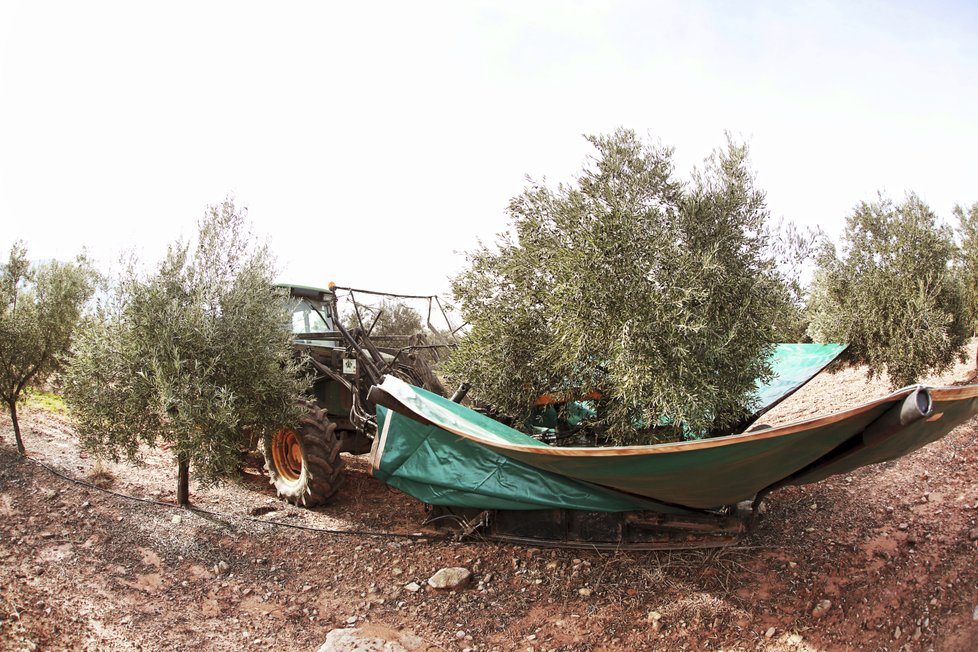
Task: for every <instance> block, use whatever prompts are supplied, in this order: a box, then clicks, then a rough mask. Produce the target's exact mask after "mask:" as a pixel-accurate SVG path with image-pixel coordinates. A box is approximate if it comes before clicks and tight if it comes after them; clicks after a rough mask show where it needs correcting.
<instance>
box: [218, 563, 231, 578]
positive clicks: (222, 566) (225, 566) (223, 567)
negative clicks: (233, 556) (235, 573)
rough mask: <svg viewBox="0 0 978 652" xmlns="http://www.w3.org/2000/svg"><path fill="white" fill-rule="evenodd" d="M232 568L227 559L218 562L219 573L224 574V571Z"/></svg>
mask: <svg viewBox="0 0 978 652" xmlns="http://www.w3.org/2000/svg"><path fill="white" fill-rule="evenodd" d="M230 569H231V567H230V566H228V563H227V562H226V561H224V560H223V559H222V560H221V561H219V562H217V574H218V575H223V574H224V573H226V572H228V571H229V570H230Z"/></svg>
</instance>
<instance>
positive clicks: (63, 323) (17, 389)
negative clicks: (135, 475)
mask: <svg viewBox="0 0 978 652" xmlns="http://www.w3.org/2000/svg"><path fill="white" fill-rule="evenodd" d="M97 278H98V276H97V274H96V273H95V271H94V270H93V269H92V267H91V264H90V263H89V261H88V260H87V259H86V258H85V257H84V256H79V257H77V258H76V259H75V261H74V262H70V263H62V262H58V261H51V262H47V263H43V264H39V265H31V264H30V262H29V261H28V259H27V249H26V247H25V246H24V245H23V244H21V243H15V244H14V245H13V246H12V247H11V249H10V255H9V256H8V259H7V262H6V263H4V264H0V398H2V399H3V401H4V403H6V405H7V410H8V411H9V413H10V418H11V421H12V422H13V426H14V436H15V438H16V440H17V448H18V450H19V451H20V453H21V454H23V453H24V444H23V441H22V440H21V436H20V426H19V424H18V422H17V402H18V401H19V400H20V399H21V398H22V397H23V393H24V390H26V389H27V388H29V387H34V386H37V385H40V384H42V383H44V382H45V381H46V380H47V379H48V378H49V377H50V376H51V374H53V373H54V372H55V371H57V370H59V369H60V368H61V367H62V365H63V364H64V362H65V360H66V358H67V356H68V353H69V350H70V348H71V342H72V338H73V336H74V334H75V331H76V329H77V326H78V324H79V322H80V320H81V318H82V310H83V309H84V306H85V304H86V302H87V301H88V299H89V298H90V297H91V296H92V293H93V292H94V291H95V284H96V282H97Z"/></svg>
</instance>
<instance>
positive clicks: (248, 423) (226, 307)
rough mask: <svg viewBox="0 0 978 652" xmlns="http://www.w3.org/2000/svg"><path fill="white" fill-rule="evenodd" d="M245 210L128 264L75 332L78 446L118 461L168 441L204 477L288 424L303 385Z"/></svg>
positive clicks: (213, 210)
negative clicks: (141, 264) (140, 269)
mask: <svg viewBox="0 0 978 652" xmlns="http://www.w3.org/2000/svg"><path fill="white" fill-rule="evenodd" d="M272 277H273V264H272V260H271V257H270V254H269V252H268V250H267V248H266V247H264V246H262V247H255V246H253V245H252V242H251V238H250V236H249V234H248V232H247V230H246V226H245V215H244V211H239V210H237V209H235V207H234V204H233V202H232V201H231V200H230V199H229V200H226V201H225V202H224V203H222V204H221V205H218V206H211V207H209V208H208V210H207V212H206V214H205V216H204V218H203V219H202V220H201V222H200V230H199V234H198V238H197V242H196V246H195V247H191V246H189V245H188V244H187V243H184V242H178V243H176V244H174V245H171V246H170V248H169V251H168V253H167V255H166V258H165V259H164V260H163V262H162V263H160V265H159V267H158V268H157V269H156V271H155V273H153V274H150V275H148V276H144V275H140V274H139V273H137V272H136V271H135V269H134V266H133V265H130V266H129V268H128V270H127V271H126V272H125V273H124V274H123V275H122V278H121V279H120V281H119V282H118V283H117V284H116V286H115V288H114V291H113V293H112V295H111V297H110V299H109V300H108V301H107V302H106V303H105V304H104V305H103V306H102V307H101V309H100V310H99V315H98V317H99V318H98V319H97V320H95V321H93V323H92V325H91V326H90V328H88V329H87V330H86V331H85V332H84V333H83V334H82V335H81V337H80V338H79V340H78V343H77V347H76V348H77V355H76V357H75V360H74V363H73V364H72V366H71V369H70V372H69V373H68V375H67V379H66V386H65V398H66V400H67V402H68V405H69V408H70V409H71V411H72V413H73V414H74V416H75V418H76V419H77V422H78V432H79V434H80V436H81V441H82V444H83V446H84V447H85V448H86V449H88V450H90V451H93V452H95V453H96V454H97V455H100V456H104V457H108V458H110V459H113V460H118V459H120V458H122V457H125V458H128V459H134V458H136V457H137V453H138V450H139V446H140V444H146V445H148V446H155V445H157V444H159V443H165V444H167V445H169V446H171V447H172V450H173V452H174V454H175V456H176V458H177V461H178V464H179V465H180V468H181V474H180V476H181V480H180V481H179V482H178V498H179V500H180V502H181V504H186V502H187V500H188V496H187V482H186V477H187V468H188V465H190V464H192V465H193V466H194V468H195V469H196V473H197V475H198V477H199V478H200V479H201V480H202V481H204V482H214V481H217V480H218V479H220V478H221V477H223V476H225V475H226V474H228V473H229V472H231V471H233V470H234V469H235V468H236V467H237V465H238V464H239V461H240V452H241V450H242V449H243V448H244V447H245V446H246V444H247V442H248V441H249V440H250V436H249V433H250V435H258V436H261V435H264V434H266V433H271V432H273V431H274V430H276V429H278V428H280V427H283V426H286V425H291V424H294V423H296V422H297V420H298V418H299V416H300V414H301V411H300V408H299V402H298V401H299V398H300V397H301V395H302V393H303V391H304V390H305V389H306V387H307V386H308V381H307V378H306V376H305V375H304V374H303V373H302V370H301V369H300V368H299V367H298V362H297V361H296V359H295V358H294V357H293V355H292V346H291V332H290V324H289V315H288V310H287V301H288V298H287V295H286V294H285V293H284V292H283V291H280V290H279V289H276V288H275V287H273V285H272Z"/></svg>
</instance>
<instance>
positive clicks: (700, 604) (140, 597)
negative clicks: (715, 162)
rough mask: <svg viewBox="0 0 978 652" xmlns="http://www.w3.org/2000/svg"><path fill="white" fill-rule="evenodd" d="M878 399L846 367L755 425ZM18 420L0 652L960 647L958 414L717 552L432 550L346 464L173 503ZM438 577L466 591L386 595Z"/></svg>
mask: <svg viewBox="0 0 978 652" xmlns="http://www.w3.org/2000/svg"><path fill="white" fill-rule="evenodd" d="M974 348H975V344H974V343H972V347H971V350H970V353H969V361H973V360H974V359H975V357H974V355H975V351H974ZM974 372H975V369H974V365H973V364H962V365H959V366H958V367H956V368H955V369H952V370H951V371H949V372H948V373H947V374H945V375H944V376H942V377H940V378H935V379H929V381H928V382H929V383H931V384H952V383H956V382H957V383H959V382H964V381H967V380H969V379H971V378H973V376H974ZM887 393H888V389H887V386H886V383H885V381H884V380H877V381H867V380H866V378H865V374H864V370H862V369H859V368H846V369H842V370H841V371H839V372H838V373H835V374H822V375H821V376H820V377H818V378H816V379H815V380H814V381H813V382H812V383H810V384H809V385H808V386H807V387H805V388H804V389H803V390H801V391H800V392H798V393H797V394H795V395H794V396H793V397H791V399H789V400H788V401H786V402H785V403H784V404H782V405H781V406H779V407H778V408H777V409H776V410H775V411H773V412H772V413H770V414H769V415H767V416H766V418H765V420H766V421H768V422H770V423H784V422H788V421H793V420H797V419H800V418H808V417H811V416H814V415H817V414H826V413H829V412H833V411H836V410H841V409H844V408H847V407H851V406H853V405H857V404H859V403H861V402H865V401H867V400H871V399H874V398H877V397H879V396H882V395H885V394H887ZM22 429H23V431H24V438H25V441H26V444H27V447H28V454H29V455H30V457H31V459H30V460H22V459H20V458H18V456H17V454H16V450H15V448H14V447H13V433H12V430H11V428H10V424H9V421H0V439H2V441H0V649H5V650H28V649H50V650H62V649H90V650H170V649H173V650H186V649H195V648H196V649H204V650H211V649H214V650H240V649H254V650H263V649H273V648H274V649H281V648H288V649H307V650H315V649H317V648H318V647H319V646H320V645H321V644H322V643H323V641H324V640H325V639H326V636H327V634H328V633H329V632H330V631H331V630H333V629H336V628H341V627H365V628H366V629H367V630H368V631H370V632H374V633H379V634H380V635H382V636H385V637H387V638H395V637H398V636H400V637H401V640H402V642H403V641H409V642H410V644H409V647H410V649H415V650H426V651H427V650H451V651H457V652H461V651H462V650H465V649H468V650H470V651H476V650H478V651H486V652H488V651H491V650H500V651H501V650H523V651H532V652H541V651H549V650H560V651H571V650H574V651H577V650H581V651H583V650H593V651H599V650H640V649H651V650H720V649H722V650H849V649H860V650H950V651H958V650H978V548H976V541H974V538H975V537H976V536H978V530H975V528H976V526H978V470H976V458H978V448H976V439H978V420H975V421H972V422H969V423H967V424H965V425H963V426H961V427H959V428H957V429H956V430H955V431H953V432H952V433H951V434H950V435H948V436H947V437H945V438H944V439H943V440H941V441H939V442H936V443H934V444H932V445H930V446H928V447H926V448H924V449H922V450H920V451H917V452H916V453H914V454H912V455H910V456H907V457H905V458H902V459H900V460H897V461H894V462H889V463H886V464H883V465H878V466H875V467H871V468H864V469H860V470H858V471H856V472H853V473H851V474H848V475H845V476H836V477H833V478H831V479H829V480H827V481H824V482H821V483H819V484H815V485H811V486H805V487H791V488H787V489H783V490H781V491H778V492H776V493H774V494H773V495H771V496H770V497H769V498H768V500H767V511H766V514H764V515H763V517H762V519H761V520H760V522H759V524H758V526H757V528H756V529H755V531H754V532H753V533H752V534H751V535H750V536H749V537H748V538H746V539H745V540H743V541H742V542H741V543H740V544H739V545H737V546H735V547H731V548H723V549H715V550H707V551H703V550H700V551H671V552H641V553H639V552H617V553H609V552H597V551H581V550H552V549H536V548H526V547H520V546H513V545H501V544H496V543H490V542H478V541H469V542H461V543H460V542H456V541H452V540H450V539H445V538H443V535H442V534H440V533H438V532H437V531H436V530H432V529H429V528H427V527H425V526H423V523H424V520H425V509H424V506H423V505H421V504H420V503H418V502H417V501H415V500H414V499H412V498H410V497H408V496H406V495H403V494H401V493H399V492H397V491H394V490H392V489H389V488H387V487H386V486H385V485H382V484H380V483H379V482H377V481H376V480H374V479H373V478H371V477H370V475H369V473H368V468H367V465H366V462H365V460H361V459H357V458H349V459H348V463H349V471H348V478H349V480H348V481H349V490H348V491H346V492H345V493H344V494H343V496H342V497H341V498H340V499H339V500H338V501H337V502H336V503H334V504H332V505H330V506H328V507H323V508H319V509H316V510H304V509H298V508H295V507H292V506H289V505H286V504H284V503H282V502H280V501H278V500H277V499H276V498H275V496H274V492H273V490H272V489H271V487H270V486H269V485H268V483H267V480H266V479H265V477H264V475H263V474H262V472H261V471H260V467H261V463H260V461H259V460H258V459H251V460H250V463H249V464H248V466H247V467H246V468H245V469H244V470H243V472H242V474H241V476H240V478H238V479H236V480H235V481H232V482H229V483H227V484H224V485H221V486H219V487H210V488H207V487H199V486H196V485H193V484H192V487H191V489H192V494H191V495H192V500H193V503H194V505H195V507H197V508H199V509H200V510H206V511H188V510H184V509H180V508H177V507H175V506H174V505H173V504H172V503H173V501H174V489H175V484H176V482H175V475H176V472H175V466H174V464H173V461H172V457H171V456H170V455H169V454H168V453H166V452H165V451H156V450H153V451H146V453H145V455H144V460H143V463H142V464H141V465H139V466H134V465H130V464H105V465H104V466H103V468H102V469H101V471H102V473H100V474H99V473H96V472H95V471H98V470H99V469H98V468H97V465H96V463H95V461H94V460H92V459H90V458H89V457H87V456H86V455H85V454H84V453H83V452H80V451H79V449H78V446H77V442H76V439H75V437H74V434H73V431H72V427H71V423H70V421H69V420H68V419H67V418H65V417H63V416H59V415H57V414H54V413H52V412H49V411H46V410H44V409H40V408H35V409H29V408H28V409H26V410H24V413H23V415H22ZM41 464H43V465H44V466H42V465H41ZM90 480H99V481H103V482H109V483H110V485H109V492H107V491H104V490H101V489H99V488H96V487H94V486H91V485H90V484H82V483H80V482H79V481H81V482H83V483H88V482H90ZM302 528H310V529H302ZM333 531H343V532H344V533H336V532H333ZM410 535H416V536H410ZM446 566H465V567H467V568H469V569H471V570H472V571H473V574H474V581H473V583H472V585H471V586H470V587H469V588H467V589H465V590H461V591H458V592H452V593H447V594H443V593H437V592H434V591H432V590H425V589H424V588H422V589H421V590H418V591H411V590H410V589H409V588H406V587H407V586H408V585H410V583H412V582H414V583H416V584H417V585H420V586H421V587H424V586H425V583H426V580H427V578H428V577H430V576H431V575H432V574H433V573H434V572H435V571H437V570H438V569H440V568H443V567H446ZM410 588H413V587H410ZM405 645H408V643H405Z"/></svg>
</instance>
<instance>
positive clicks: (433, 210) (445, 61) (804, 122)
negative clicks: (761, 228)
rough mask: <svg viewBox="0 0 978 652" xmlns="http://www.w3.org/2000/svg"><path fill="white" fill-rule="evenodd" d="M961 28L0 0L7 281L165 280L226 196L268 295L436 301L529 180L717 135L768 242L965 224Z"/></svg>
mask: <svg viewBox="0 0 978 652" xmlns="http://www.w3.org/2000/svg"><path fill="white" fill-rule="evenodd" d="M976 34H978V5H976V4H974V3H968V2H959V3H954V2H930V3H904V2H812V3H806V2H792V3H782V2H736V3H731V2H577V1H571V0H564V1H559V2H532V1H528V0H525V1H521V2H462V1H453V2H422V1H417V2H358V3H352V2H344V3H340V2H325V1H322V0H320V1H318V2H276V3H272V2H243V1H229V2H216V1H215V2H208V1H205V0H199V1H194V2H181V1H170V2H165V3H162V2H158V3H136V2H103V1H100V0H89V1H88V2H83V3H79V2H53V1H52V2H47V1H43V0H35V1H29V2H16V1H11V0H0V255H2V256H3V257H5V254H6V252H7V251H8V250H9V248H10V245H11V244H12V243H13V242H14V241H16V240H23V241H24V242H25V243H26V245H27V247H28V251H29V255H30V257H31V258H34V259H50V258H58V259H70V258H72V257H74V255H75V254H77V253H78V252H79V251H81V249H82V248H83V247H84V248H85V249H86V251H87V252H88V254H89V255H90V256H91V257H93V258H94V259H95V260H96V262H97V263H98V265H99V266H100V267H101V268H102V269H103V270H105V271H112V270H113V269H117V268H118V261H119V260H120V258H121V257H122V256H123V255H126V254H127V253H134V254H135V255H136V256H137V257H138V258H139V259H140V260H142V261H143V262H144V263H147V264H154V263H155V262H156V261H158V260H159V259H160V258H161V257H162V256H163V255H164V254H165V252H166V246H167V244H168V243H171V242H173V241H175V240H177V239H178V238H181V237H182V238H190V237H192V236H193V234H194V233H195V232H196V225H197V222H198V220H199V219H200V218H201V217H202V215H203V214H204V211H205V209H206V207H207V206H208V205H212V204H217V203H220V202H221V201H223V200H224V198H225V197H228V196H232V197H234V199H235V202H236V204H237V205H239V206H244V207H247V209H248V216H249V219H250V223H251V225H252V229H253V231H254V233H255V235H256V237H257V238H258V239H259V240H260V241H262V242H267V243H268V244H269V246H270V247H271V249H272V250H273V252H274V253H275V256H276V260H277V264H278V267H279V270H280V273H279V276H280V279H281V280H284V281H289V282H294V283H299V284H304V285H320V286H321V285H325V284H326V283H328V282H329V281H335V282H336V283H338V284H339V285H343V286H353V287H363V288H370V289H376V290H384V291H391V292H402V293H419V294H428V293H442V292H445V291H447V289H448V280H447V279H448V277H449V276H450V275H452V274H454V273H457V272H458V271H459V270H460V269H462V268H463V266H464V264H465V258H464V252H465V251H471V250H472V249H474V248H475V247H476V246H477V244H478V242H479V240H480V239H481V240H483V241H486V242H491V241H493V240H494V239H495V235H496V234H497V233H499V232H501V231H503V230H505V229H506V228H507V225H508V218H507V215H506V206H507V203H508V201H509V199H510V198H511V197H513V196H515V195H517V194H519V193H520V192H521V191H522V190H523V188H525V187H526V185H527V176H529V177H532V178H533V179H544V178H545V179H547V180H548V181H549V182H551V183H557V182H568V181H572V180H573V179H574V176H575V174H576V173H577V172H578V171H580V170H581V168H582V167H583V165H584V164H585V161H586V158H587V156H588V155H589V154H590V153H591V151H592V150H591V148H590V146H589V145H588V143H587V142H586V141H585V139H584V138H583V136H584V135H586V134H601V133H610V132H612V131H614V130H615V129H616V128H618V127H626V128H630V129H634V130H635V131H636V132H638V133H639V134H641V135H642V136H644V137H646V138H648V139H650V140H652V141H659V142H661V143H663V144H665V145H669V146H672V147H674V148H675V149H676V154H675V161H676V164H677V171H678V172H679V173H681V175H683V176H687V175H688V173H689V171H690V170H691V169H692V168H693V166H695V165H698V164H701V163H702V161H703V159H704V158H706V157H707V156H708V155H709V154H710V152H711V150H713V149H714V148H716V147H719V146H721V145H722V144H723V143H724V138H725V137H724V132H725V131H729V132H730V133H731V134H732V135H733V136H734V137H735V138H738V139H742V140H745V141H746V142H748V143H749V145H750V151H751V162H752V166H753V168H754V170H755V171H756V175H757V183H758V185H759V187H761V188H763V189H764V190H765V191H766V192H767V198H768V207H769V209H770V211H771V213H772V215H773V216H775V217H776V218H780V217H783V218H785V219H787V220H791V221H794V222H796V223H798V224H799V225H802V226H818V227H820V228H822V229H823V230H825V232H826V233H827V234H828V235H830V236H831V237H834V238H838V236H839V235H840V234H841V232H842V229H843V226H844V222H845V218H846V216H847V215H848V214H849V213H850V212H851V211H852V209H853V207H854V206H855V205H856V204H857V203H858V202H859V201H862V200H873V199H874V198H875V197H876V196H877V193H878V192H883V193H885V194H886V195H888V196H890V197H891V198H894V199H897V200H899V199H901V198H902V197H903V196H904V194H905V193H906V192H908V191H914V192H916V193H917V194H918V195H920V196H921V197H922V198H923V199H924V200H925V201H926V202H927V203H928V204H929V205H930V206H931V207H932V208H933V209H934V211H935V212H936V213H937V214H938V215H939V216H941V217H943V218H945V219H948V220H950V218H951V211H952V208H953V206H954V205H955V204H958V203H960V204H965V205H970V204H972V203H974V202H978V38H975V35H976Z"/></svg>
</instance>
